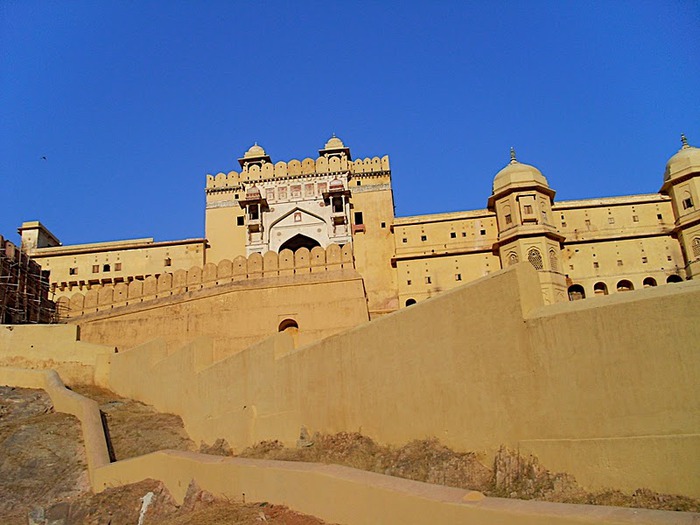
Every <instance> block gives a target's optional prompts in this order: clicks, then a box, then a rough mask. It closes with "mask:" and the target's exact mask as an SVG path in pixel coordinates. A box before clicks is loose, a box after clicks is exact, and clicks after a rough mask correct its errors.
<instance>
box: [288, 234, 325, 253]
mask: <svg viewBox="0 0 700 525" xmlns="http://www.w3.org/2000/svg"><path fill="white" fill-rule="evenodd" d="M316 246H321V244H320V243H319V242H318V241H317V240H315V239H312V238H311V237H307V236H306V235H302V234H301V233H297V234H296V235H295V236H294V237H292V238H291V239H288V240H287V241H285V242H284V244H282V246H280V251H282V250H292V251H293V252H295V251H297V250H298V249H300V248H308V249H309V251H311V249H312V248H315V247H316Z"/></svg>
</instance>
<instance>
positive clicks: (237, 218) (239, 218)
mask: <svg viewBox="0 0 700 525" xmlns="http://www.w3.org/2000/svg"><path fill="white" fill-rule="evenodd" d="M243 224H244V219H243V215H241V216H240V217H236V225H237V226H243Z"/></svg>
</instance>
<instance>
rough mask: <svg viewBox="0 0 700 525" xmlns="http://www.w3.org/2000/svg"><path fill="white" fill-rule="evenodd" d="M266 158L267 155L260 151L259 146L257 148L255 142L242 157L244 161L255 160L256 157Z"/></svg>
mask: <svg viewBox="0 0 700 525" xmlns="http://www.w3.org/2000/svg"><path fill="white" fill-rule="evenodd" d="M265 156H267V153H265V150H264V149H262V148H261V147H260V146H258V143H257V142H256V143H255V144H253V145H252V146H251V147H250V149H249V150H248V151H246V152H245V154H244V155H243V158H244V159H250V158H257V157H265Z"/></svg>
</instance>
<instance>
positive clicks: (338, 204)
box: [333, 197, 343, 213]
mask: <svg viewBox="0 0 700 525" xmlns="http://www.w3.org/2000/svg"><path fill="white" fill-rule="evenodd" d="M333 213H343V199H341V198H340V197H333Z"/></svg>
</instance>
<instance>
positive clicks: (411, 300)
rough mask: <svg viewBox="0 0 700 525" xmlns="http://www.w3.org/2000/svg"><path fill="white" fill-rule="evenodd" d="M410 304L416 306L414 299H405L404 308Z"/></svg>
mask: <svg viewBox="0 0 700 525" xmlns="http://www.w3.org/2000/svg"><path fill="white" fill-rule="evenodd" d="M412 304H416V300H415V299H406V306H411V305H412Z"/></svg>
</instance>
